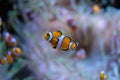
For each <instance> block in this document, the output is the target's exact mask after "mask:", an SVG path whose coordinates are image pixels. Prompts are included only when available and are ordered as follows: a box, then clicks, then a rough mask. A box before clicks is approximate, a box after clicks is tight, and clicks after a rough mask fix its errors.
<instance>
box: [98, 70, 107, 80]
mask: <svg viewBox="0 0 120 80" xmlns="http://www.w3.org/2000/svg"><path fill="white" fill-rule="evenodd" d="M99 76H100V80H105V79H107V78H108V77H107V76H106V75H105V72H104V71H101V72H100V74H99Z"/></svg>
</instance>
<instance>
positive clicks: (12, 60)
mask: <svg viewBox="0 0 120 80" xmlns="http://www.w3.org/2000/svg"><path fill="white" fill-rule="evenodd" d="M8 54H9V56H10V58H11V60H12V61H13V58H12V55H11V52H10V51H9V52H8Z"/></svg>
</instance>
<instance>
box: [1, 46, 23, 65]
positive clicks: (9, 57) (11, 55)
mask: <svg viewBox="0 0 120 80" xmlns="http://www.w3.org/2000/svg"><path fill="white" fill-rule="evenodd" d="M20 54H21V49H20V48H12V49H11V50H10V51H9V52H8V54H6V56H5V57H4V58H2V59H0V64H5V63H9V64H11V63H12V62H13V60H16V59H17V57H18V56H19V55H20Z"/></svg>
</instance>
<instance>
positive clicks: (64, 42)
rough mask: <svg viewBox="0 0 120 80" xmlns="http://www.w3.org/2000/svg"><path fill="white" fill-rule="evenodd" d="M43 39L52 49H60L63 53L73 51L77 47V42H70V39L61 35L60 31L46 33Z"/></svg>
mask: <svg viewBox="0 0 120 80" xmlns="http://www.w3.org/2000/svg"><path fill="white" fill-rule="evenodd" d="M43 37H44V39H45V40H47V41H48V42H50V43H51V45H52V47H53V48H58V47H59V48H60V49H62V50H64V51H66V50H69V49H71V50H74V49H75V48H76V47H77V46H78V43H77V42H72V40H71V38H70V37H68V36H64V35H62V32H61V31H60V30H57V31H54V32H48V33H45V34H44V35H43Z"/></svg>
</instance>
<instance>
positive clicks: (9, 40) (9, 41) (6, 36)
mask: <svg viewBox="0 0 120 80" xmlns="http://www.w3.org/2000/svg"><path fill="white" fill-rule="evenodd" d="M3 40H5V43H6V45H7V46H16V45H17V40H16V38H15V37H13V36H12V35H11V34H9V33H8V32H3Z"/></svg>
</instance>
